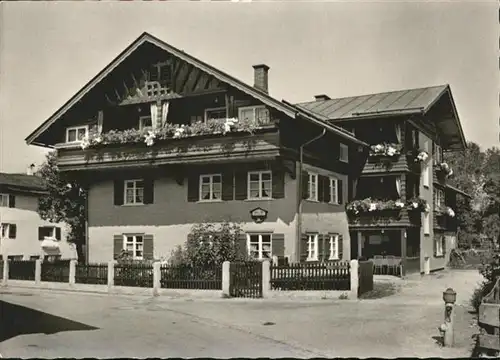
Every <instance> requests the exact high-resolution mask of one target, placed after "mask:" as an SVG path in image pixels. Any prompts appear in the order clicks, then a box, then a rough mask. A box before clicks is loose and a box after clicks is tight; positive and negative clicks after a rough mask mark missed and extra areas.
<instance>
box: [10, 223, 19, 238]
mask: <svg viewBox="0 0 500 360" xmlns="http://www.w3.org/2000/svg"><path fill="white" fill-rule="evenodd" d="M16 236H17V225H16V224H10V225H9V239H15V238H16Z"/></svg>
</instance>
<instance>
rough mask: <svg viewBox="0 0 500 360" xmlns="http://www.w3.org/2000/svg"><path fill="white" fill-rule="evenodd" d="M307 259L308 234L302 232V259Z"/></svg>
mask: <svg viewBox="0 0 500 360" xmlns="http://www.w3.org/2000/svg"><path fill="white" fill-rule="evenodd" d="M306 260H307V234H302V237H301V239H300V261H301V262H303V261H306Z"/></svg>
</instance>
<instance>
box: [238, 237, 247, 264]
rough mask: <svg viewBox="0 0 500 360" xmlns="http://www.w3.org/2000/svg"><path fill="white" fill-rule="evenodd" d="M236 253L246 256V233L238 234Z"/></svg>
mask: <svg viewBox="0 0 500 360" xmlns="http://www.w3.org/2000/svg"><path fill="white" fill-rule="evenodd" d="M238 254H239V255H240V256H241V257H243V258H246V257H247V256H248V248H247V234H245V233H240V234H239V236H238Z"/></svg>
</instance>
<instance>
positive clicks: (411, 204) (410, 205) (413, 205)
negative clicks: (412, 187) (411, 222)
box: [406, 197, 430, 213]
mask: <svg viewBox="0 0 500 360" xmlns="http://www.w3.org/2000/svg"><path fill="white" fill-rule="evenodd" d="M406 208H407V210H408V211H410V212H419V213H422V212H429V211H430V206H429V204H428V203H427V201H426V200H425V199H422V198H420V197H414V198H411V199H410V200H408V201H407V202H406Z"/></svg>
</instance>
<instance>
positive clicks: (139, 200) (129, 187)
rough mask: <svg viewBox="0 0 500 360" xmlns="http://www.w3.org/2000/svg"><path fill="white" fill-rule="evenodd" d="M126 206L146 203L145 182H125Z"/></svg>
mask: <svg viewBox="0 0 500 360" xmlns="http://www.w3.org/2000/svg"><path fill="white" fill-rule="evenodd" d="M124 197H125V198H124V204H128V205H131V204H143V203H144V182H143V180H125V194H124Z"/></svg>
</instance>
